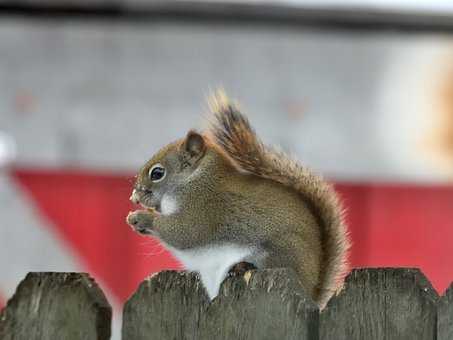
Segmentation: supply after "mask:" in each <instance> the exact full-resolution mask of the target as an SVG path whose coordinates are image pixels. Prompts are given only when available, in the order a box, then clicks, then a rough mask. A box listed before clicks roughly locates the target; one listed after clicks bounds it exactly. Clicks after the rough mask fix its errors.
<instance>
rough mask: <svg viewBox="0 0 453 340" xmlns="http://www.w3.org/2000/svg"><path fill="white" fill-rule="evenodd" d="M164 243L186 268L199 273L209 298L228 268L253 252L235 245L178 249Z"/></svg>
mask: <svg viewBox="0 0 453 340" xmlns="http://www.w3.org/2000/svg"><path fill="white" fill-rule="evenodd" d="M164 245H165V247H166V248H168V250H170V252H171V253H172V254H173V255H174V256H176V258H177V259H178V260H179V261H181V263H182V264H183V265H184V266H185V267H186V269H187V270H191V271H196V272H198V273H199V274H200V277H201V281H202V283H203V286H204V287H205V288H206V291H207V292H208V295H209V298H210V299H211V300H212V299H213V298H215V297H216V296H217V295H218V294H219V288H220V284H221V283H222V281H223V280H224V279H225V277H226V276H227V274H228V271H229V269H230V268H231V267H232V266H233V265H235V264H236V263H238V262H242V261H243V260H244V259H245V258H246V257H248V256H250V255H251V254H252V253H253V251H252V249H251V248H247V247H242V246H237V245H221V246H215V247H207V248H198V249H190V250H178V249H175V248H173V247H171V246H168V245H167V244H164Z"/></svg>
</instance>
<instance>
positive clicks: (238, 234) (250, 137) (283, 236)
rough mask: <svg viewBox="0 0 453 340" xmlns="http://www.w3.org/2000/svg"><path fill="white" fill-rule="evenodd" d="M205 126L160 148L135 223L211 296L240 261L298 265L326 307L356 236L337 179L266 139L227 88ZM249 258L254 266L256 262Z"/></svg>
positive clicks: (138, 195) (139, 188)
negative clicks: (336, 188) (325, 176)
mask: <svg viewBox="0 0 453 340" xmlns="http://www.w3.org/2000/svg"><path fill="white" fill-rule="evenodd" d="M208 104H209V107H210V110H211V111H212V117H213V119H212V122H211V124H210V126H209V128H208V129H207V131H205V132H204V133H198V132H196V131H194V130H190V131H189V132H188V133H187V135H186V137H185V138H183V139H181V140H178V141H176V142H173V143H171V144H169V145H167V146H165V147H164V148H162V149H161V150H160V151H158V152H157V154H155V155H154V156H153V157H152V158H151V159H150V160H149V161H148V162H147V163H146V164H145V165H144V166H143V167H142V168H141V169H140V171H139V173H138V175H137V176H136V182H135V185H134V189H133V192H132V196H131V198H130V199H131V201H132V202H133V203H135V204H140V205H141V206H142V207H143V208H144V209H141V210H136V211H133V212H130V213H129V215H128V216H127V223H128V224H129V225H130V226H131V227H132V228H133V229H134V230H135V231H136V232H138V233H140V234H143V235H150V236H153V237H157V238H158V239H159V240H160V241H161V243H162V244H163V245H164V246H165V247H166V248H167V249H168V250H169V251H170V252H171V253H172V254H173V255H174V256H175V257H176V258H177V259H178V260H179V261H180V262H181V263H182V264H183V265H184V266H185V267H186V269H188V270H192V271H197V272H198V273H199V275H200V278H201V281H202V283H203V286H204V287H205V288H206V291H207V293H208V296H209V297H210V299H213V298H214V297H215V296H217V295H218V292H219V288H220V284H221V283H222V281H223V280H224V279H225V278H226V277H227V276H228V274H229V271H230V270H231V269H232V268H233V269H234V266H235V265H237V266H238V267H239V268H241V267H242V268H243V266H242V264H244V263H245V264H250V265H251V266H252V267H255V268H258V269H263V268H275V267H289V268H292V269H294V270H295V272H296V274H297V276H298V278H299V280H300V283H301V285H302V287H303V288H304V290H305V291H306V292H307V293H308V294H309V295H310V296H311V298H312V299H313V300H314V301H315V302H316V303H317V304H318V306H319V307H320V308H323V307H324V306H325V305H326V303H327V301H328V300H329V298H330V297H331V296H332V295H333V294H334V293H335V292H336V291H337V290H338V288H339V287H340V286H341V285H342V279H343V278H344V275H345V273H346V269H347V253H348V248H349V238H348V233H347V229H346V225H345V223H344V221H343V213H342V212H343V210H342V207H341V204H340V202H339V199H338V198H337V195H336V194H335V191H334V189H333V188H332V187H331V185H330V184H328V183H327V182H326V181H324V180H323V179H322V178H321V177H319V176H317V175H315V174H313V173H312V172H310V171H309V170H307V169H306V168H305V167H303V166H302V165H300V164H299V163H298V162H297V161H296V160H294V159H292V158H290V157H288V156H287V155H286V154H284V153H283V152H282V151H277V150H276V149H275V148H272V147H269V146H266V145H264V144H263V143H262V142H261V140H260V139H259V138H258V137H257V135H256V133H255V132H254V130H253V128H252V127H251V125H250V123H249V121H248V119H247V118H246V117H245V116H244V115H243V114H242V113H241V112H240V110H239V108H238V105H237V104H236V103H235V102H233V101H231V100H230V99H229V98H228V97H227V96H226V94H225V93H224V92H223V91H217V92H216V93H214V94H213V95H212V96H211V97H210V98H209V100H208ZM245 268H248V267H247V266H246V267H245Z"/></svg>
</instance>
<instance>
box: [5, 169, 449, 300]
mask: <svg viewBox="0 0 453 340" xmlns="http://www.w3.org/2000/svg"><path fill="white" fill-rule="evenodd" d="M12 176H13V177H14V178H15V179H16V180H17V181H18V183H20V185H22V186H23V188H24V189H25V190H26V191H28V192H29V193H30V195H31V197H33V199H34V202H35V203H36V206H37V207H38V208H39V210H40V211H41V212H42V213H43V214H44V215H45V216H47V218H49V219H50V220H51V221H52V222H53V224H52V225H51V226H49V227H50V228H55V230H54V232H56V233H58V234H59V235H60V236H61V237H62V238H63V239H64V240H65V242H67V244H68V246H69V247H72V248H73V249H74V250H75V251H76V252H77V253H78V255H79V256H80V259H81V260H82V262H83V263H84V264H85V265H86V268H87V271H89V272H90V273H91V274H92V275H93V276H94V277H96V278H99V279H101V282H104V283H105V284H106V285H108V288H109V289H110V291H112V292H113V293H114V294H115V295H116V296H117V297H118V298H119V300H120V301H124V300H125V299H127V297H128V296H129V295H130V294H131V293H132V292H133V291H134V290H135V289H136V287H137V285H138V284H139V282H140V281H141V280H143V278H144V277H146V276H147V275H149V274H150V273H153V272H156V271H159V270H162V269H175V268H179V267H180V266H179V265H178V263H177V262H176V261H175V260H174V259H173V258H172V257H171V255H170V254H169V253H168V252H166V251H165V250H164V249H163V248H162V247H161V246H160V245H159V244H158V243H157V242H156V241H152V240H150V239H149V238H143V237H140V236H138V235H136V234H135V233H133V232H132V231H131V230H130V228H129V227H128V226H127V225H126V223H125V217H126V215H127V213H128V211H129V210H131V209H133V207H132V205H131V204H130V202H129V200H128V198H129V196H130V191H131V185H132V180H131V178H130V177H128V176H127V175H124V174H118V175H111V174H102V173H88V172H75V171H65V170H61V171H44V170H40V171H37V170H25V169H17V170H15V171H13V173H12ZM336 188H337V190H338V192H339V193H340V195H341V197H342V199H343V202H344V205H345V207H346V216H347V221H348V224H349V227H350V232H351V237H352V241H353V246H352V251H351V264H352V266H354V267H364V266H379V267H382V266H392V267H394V266H409V267H420V268H421V269H422V270H423V272H424V273H425V274H426V275H427V276H428V278H429V279H430V280H431V282H432V283H433V286H434V287H435V288H436V289H437V290H438V291H439V292H443V291H444V290H445V289H446V287H447V286H448V285H449V283H450V282H451V281H453V209H452V208H453V187H446V186H435V187H434V186H416V185H376V184H366V183H364V184H344V183H343V184H337V186H336ZM36 270H39V268H36ZM24 274H25V273H24Z"/></svg>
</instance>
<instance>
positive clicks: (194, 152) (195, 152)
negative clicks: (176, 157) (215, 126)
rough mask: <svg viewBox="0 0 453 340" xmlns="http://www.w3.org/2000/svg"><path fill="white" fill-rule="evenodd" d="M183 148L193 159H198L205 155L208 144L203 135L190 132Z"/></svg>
mask: <svg viewBox="0 0 453 340" xmlns="http://www.w3.org/2000/svg"><path fill="white" fill-rule="evenodd" d="M183 148H184V150H185V151H186V152H187V153H188V154H189V155H190V157H191V158H196V159H198V158H201V157H202V156H203V155H204V152H205V151H206V143H205V141H204V138H203V136H202V135H200V134H199V133H198V132H195V131H193V130H190V131H189V132H188V133H187V136H186V139H185V141H184V144H183Z"/></svg>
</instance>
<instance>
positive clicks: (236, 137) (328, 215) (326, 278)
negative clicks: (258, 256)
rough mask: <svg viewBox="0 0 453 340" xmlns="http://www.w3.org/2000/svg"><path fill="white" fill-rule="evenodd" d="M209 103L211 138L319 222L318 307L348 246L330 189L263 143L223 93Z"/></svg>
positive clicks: (341, 271)
mask: <svg viewBox="0 0 453 340" xmlns="http://www.w3.org/2000/svg"><path fill="white" fill-rule="evenodd" d="M209 105H210V109H211V111H212V112H213V114H214V115H215V121H214V122H213V124H212V126H211V128H210V131H209V132H210V134H211V138H212V139H213V142H214V143H215V144H216V145H217V146H219V147H220V148H221V149H222V150H223V151H224V152H225V153H226V154H227V156H229V157H230V158H231V159H232V161H233V162H234V163H235V164H236V166H237V167H238V168H239V169H241V170H244V171H247V172H249V173H252V174H255V175H257V176H260V177H263V178H267V179H270V180H273V181H276V182H279V183H281V184H283V185H285V186H288V187H291V188H293V189H295V190H297V191H298V192H299V193H300V194H301V195H302V196H303V198H304V200H306V201H307V203H308V204H309V205H310V207H311V208H312V210H313V213H314V214H315V215H316V217H317V218H318V220H320V221H321V226H320V227H321V237H322V240H321V243H322V247H323V260H322V265H321V274H320V275H321V277H320V285H319V287H318V294H317V297H316V300H317V302H318V304H319V305H320V306H321V307H322V308H323V307H324V306H325V304H326V303H327V301H328V299H329V298H330V297H331V296H332V294H334V293H335V291H336V290H337V289H338V285H339V283H340V282H341V280H342V279H343V277H344V275H345V272H346V269H347V251H348V248H349V239H348V235H347V230H346V226H345V224H344V222H343V218H342V208H341V205H340V202H339V201H338V199H337V196H336V194H335V191H334V189H333V188H332V187H331V185H329V184H328V183H327V182H325V181H324V180H323V179H322V178H321V177H318V176H316V175H314V174H313V173H311V172H310V171H309V170H308V169H306V168H305V167H303V166H301V165H300V164H299V163H298V162H297V161H296V160H294V159H292V158H290V157H288V156H287V155H286V154H284V153H283V152H281V151H277V150H275V149H273V148H271V147H268V146H266V145H264V144H263V143H262V142H261V141H260V139H259V138H258V137H257V136H256V134H255V132H254V130H253V129H252V127H251V126H250V123H249V122H248V120H247V118H246V117H245V116H243V115H242V114H241V112H240V111H239V110H238V108H237V106H236V105H235V104H234V103H232V102H231V101H229V100H228V98H227V96H226V95H225V94H224V93H223V92H222V91H218V92H217V93H215V94H214V95H213V96H211V97H210V99H209Z"/></svg>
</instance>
